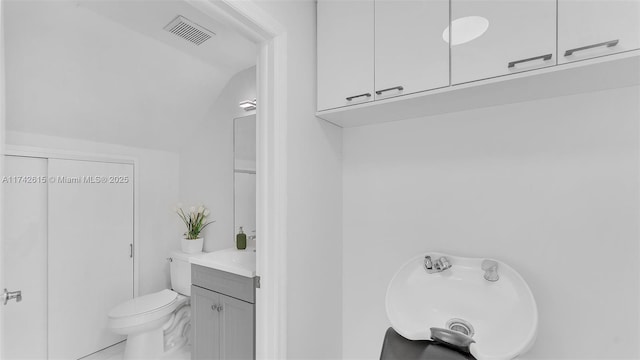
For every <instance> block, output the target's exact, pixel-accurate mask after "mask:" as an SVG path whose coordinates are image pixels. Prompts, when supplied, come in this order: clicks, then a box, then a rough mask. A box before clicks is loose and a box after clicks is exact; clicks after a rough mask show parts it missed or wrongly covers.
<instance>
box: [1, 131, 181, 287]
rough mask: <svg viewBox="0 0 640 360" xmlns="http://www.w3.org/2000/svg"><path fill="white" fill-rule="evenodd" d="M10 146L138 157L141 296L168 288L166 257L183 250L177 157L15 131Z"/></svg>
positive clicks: (12, 133)
mask: <svg viewBox="0 0 640 360" xmlns="http://www.w3.org/2000/svg"><path fill="white" fill-rule="evenodd" d="M7 144H9V145H20V146H32V147H38V148H49V149H58V150H68V151H77V152H84V153H96V154H103V155H105V156H107V155H114V156H118V155H120V156H127V157H135V158H137V159H138V173H137V174H138V181H139V183H138V191H139V194H138V201H139V204H138V206H139V207H138V209H139V210H138V215H139V219H138V225H139V229H138V233H139V244H138V249H137V251H138V254H139V261H140V264H139V265H140V288H139V291H140V295H144V294H148V293H150V292H154V291H159V290H162V289H166V288H167V287H169V285H170V281H169V263H168V262H167V260H166V258H167V257H169V252H170V251H171V250H178V249H180V241H179V239H180V237H181V236H180V235H181V234H182V232H181V230H182V229H181V228H180V227H179V225H180V224H179V222H178V221H179V219H178V217H177V216H176V215H175V214H174V213H173V207H174V206H175V204H176V203H177V202H178V174H179V172H180V167H179V158H178V154H176V153H171V152H166V151H156V150H148V149H139V148H132V147H126V146H120V145H112V144H104V143H96V142H90V141H82V140H77V139H70V138H60V137H53V136H45V135H37V134H29V133H22V132H15V131H9V132H7Z"/></svg>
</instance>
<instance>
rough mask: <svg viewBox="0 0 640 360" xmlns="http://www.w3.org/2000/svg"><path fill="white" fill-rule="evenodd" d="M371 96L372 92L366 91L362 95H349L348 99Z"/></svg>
mask: <svg viewBox="0 0 640 360" xmlns="http://www.w3.org/2000/svg"><path fill="white" fill-rule="evenodd" d="M365 96H366V97H371V93H364V94H360V95H354V96H349V97H348V98H346V99H347V101H351V100H353V99H357V98H361V97H365Z"/></svg>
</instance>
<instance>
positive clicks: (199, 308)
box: [191, 249, 257, 359]
mask: <svg viewBox="0 0 640 360" xmlns="http://www.w3.org/2000/svg"><path fill="white" fill-rule="evenodd" d="M191 283H192V286H191V309H192V317H191V329H192V330H191V331H192V337H191V339H192V350H191V354H192V355H191V358H192V359H254V358H255V333H256V332H255V313H256V311H255V299H256V291H255V289H256V285H257V277H256V276H255V252H254V250H253V249H247V250H236V249H226V250H221V251H216V252H212V253H207V254H203V255H202V256H198V257H194V258H192V259H191Z"/></svg>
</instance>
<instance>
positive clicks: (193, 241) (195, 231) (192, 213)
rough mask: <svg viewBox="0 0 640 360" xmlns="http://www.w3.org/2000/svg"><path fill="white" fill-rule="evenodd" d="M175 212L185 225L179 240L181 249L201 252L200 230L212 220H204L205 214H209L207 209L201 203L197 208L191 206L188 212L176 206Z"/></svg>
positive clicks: (187, 251) (190, 252) (191, 252)
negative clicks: (185, 227) (185, 229)
mask: <svg viewBox="0 0 640 360" xmlns="http://www.w3.org/2000/svg"><path fill="white" fill-rule="evenodd" d="M176 213H177V214H178V216H179V217H180V219H182V221H183V222H184V224H185V225H186V226H187V231H186V232H185V233H184V237H183V238H182V241H181V245H182V251H183V252H186V253H189V254H193V253H198V252H202V248H203V239H202V238H201V237H200V232H201V231H202V230H203V229H204V228H205V227H207V225H209V224H211V223H212V222H214V221H209V222H206V219H207V216H209V210H208V209H207V208H205V207H204V206H202V205H201V206H200V207H199V208H198V209H196V207H195V206H192V207H191V208H190V209H189V212H188V213H185V212H184V210H182V207H177V208H176Z"/></svg>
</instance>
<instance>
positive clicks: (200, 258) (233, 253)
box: [189, 248, 256, 277]
mask: <svg viewBox="0 0 640 360" xmlns="http://www.w3.org/2000/svg"><path fill="white" fill-rule="evenodd" d="M189 261H190V262H191V263H192V264H196V265H201V266H206V267H208V268H212V269H217V270H222V271H226V272H230V273H232V274H236V275H240V276H246V277H254V276H256V252H255V249H253V248H247V249H246V250H238V249H236V248H230V249H224V250H219V251H214V252H210V253H202V254H200V255H196V256H193V257H191V258H190V259H189Z"/></svg>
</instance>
